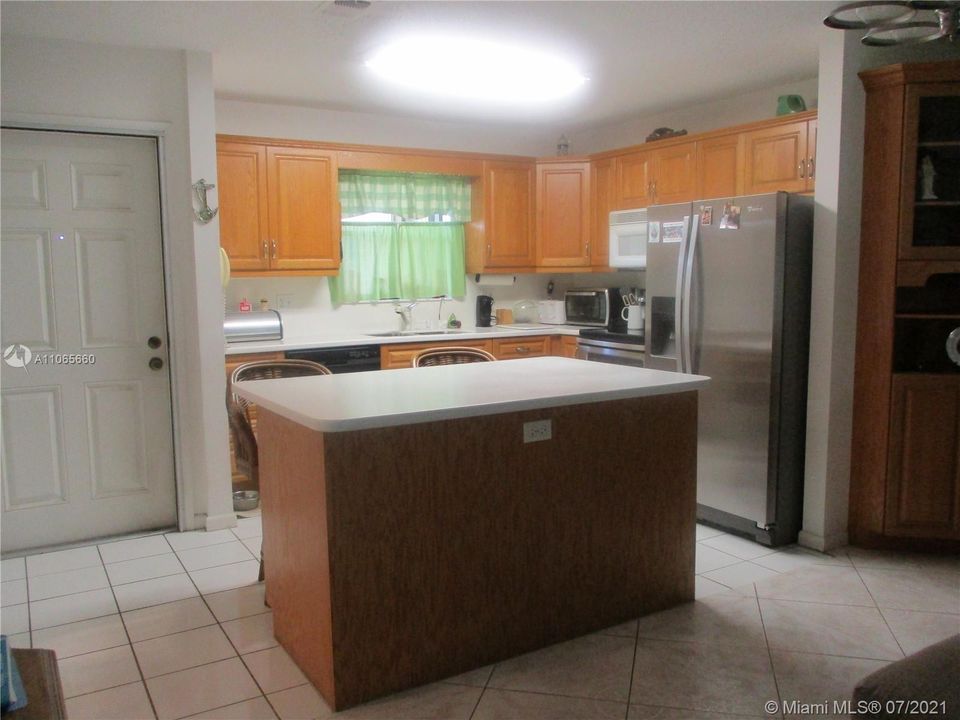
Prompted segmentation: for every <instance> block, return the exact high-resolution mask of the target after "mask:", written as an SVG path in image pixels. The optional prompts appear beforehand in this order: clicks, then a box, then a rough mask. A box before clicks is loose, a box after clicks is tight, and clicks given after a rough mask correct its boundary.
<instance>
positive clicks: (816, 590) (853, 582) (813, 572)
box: [756, 565, 875, 607]
mask: <svg viewBox="0 0 960 720" xmlns="http://www.w3.org/2000/svg"><path fill="white" fill-rule="evenodd" d="M756 588H757V595H758V596H759V597H762V598H769V599H771V600H800V601H805V602H821V603H830V604H833V605H863V606H865V607H875V604H874V602H873V598H872V597H871V596H870V593H869V592H867V588H866V586H865V585H864V584H863V581H862V580H861V579H860V575H859V574H858V573H857V571H856V570H855V569H854V568H852V567H842V566H834V565H817V566H816V567H807V568H801V569H800V570H797V571H795V572H791V573H786V574H782V575H777V576H776V577H771V578H767V579H766V580H759V581H757V583H756Z"/></svg>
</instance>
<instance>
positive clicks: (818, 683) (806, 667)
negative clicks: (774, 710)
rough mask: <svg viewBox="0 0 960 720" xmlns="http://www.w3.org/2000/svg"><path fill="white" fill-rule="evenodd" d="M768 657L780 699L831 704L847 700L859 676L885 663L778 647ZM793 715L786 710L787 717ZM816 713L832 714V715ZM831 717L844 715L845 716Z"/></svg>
mask: <svg viewBox="0 0 960 720" xmlns="http://www.w3.org/2000/svg"><path fill="white" fill-rule="evenodd" d="M771 657H772V659H773V667H774V672H775V673H776V676H777V685H778V687H779V689H780V700H781V703H786V702H790V701H799V702H805V703H822V702H827V703H829V704H831V705H832V703H833V701H834V700H840V701H842V700H849V699H850V697H851V696H852V694H853V688H854V686H856V684H857V683H858V682H859V681H860V680H861V679H862V678H864V677H866V676H867V675H869V674H870V673H872V672H873V671H875V670H879V669H880V668H882V667H883V666H884V665H886V664H887V663H886V662H885V661H883V660H865V659H862V658H846V657H836V656H833V655H810V654H806V653H789V652H783V651H780V650H774V651H772V652H771ZM774 697H775V696H774ZM794 716H795V715H792V714H790V713H787V717H794ZM816 717H818V718H820V717H831V715H829V714H827V715H817V716H816ZM833 717H843V718H847V717H848V716H846V715H843V716H833Z"/></svg>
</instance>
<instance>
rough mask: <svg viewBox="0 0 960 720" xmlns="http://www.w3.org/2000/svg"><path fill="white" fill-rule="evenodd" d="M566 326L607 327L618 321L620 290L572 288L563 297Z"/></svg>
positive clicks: (621, 300)
mask: <svg viewBox="0 0 960 720" xmlns="http://www.w3.org/2000/svg"><path fill="white" fill-rule="evenodd" d="M563 304H564V311H565V315H566V318H567V324H568V325H586V326H588V327H609V326H610V325H611V323H615V322H617V321H619V320H620V310H621V308H622V307H623V298H622V297H621V294H620V288H573V289H571V290H567V292H566V293H565V294H564V296H563Z"/></svg>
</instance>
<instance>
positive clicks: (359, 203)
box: [340, 170, 470, 223]
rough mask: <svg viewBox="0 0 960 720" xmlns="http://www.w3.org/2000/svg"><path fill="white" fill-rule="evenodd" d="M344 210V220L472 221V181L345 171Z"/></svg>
mask: <svg viewBox="0 0 960 720" xmlns="http://www.w3.org/2000/svg"><path fill="white" fill-rule="evenodd" d="M340 207H341V210H340V216H341V217H342V218H343V219H344V220H346V219H348V218H352V217H356V216H357V215H363V214H365V213H371V212H382V213H390V214H392V215H397V216H398V217H400V218H401V219H403V220H420V219H422V218H426V217H430V216H431V215H436V214H440V215H449V216H450V220H449V222H464V223H465V222H470V178H467V177H459V176H455V175H431V174H427V173H386V172H369V171H364V170H341V171H340Z"/></svg>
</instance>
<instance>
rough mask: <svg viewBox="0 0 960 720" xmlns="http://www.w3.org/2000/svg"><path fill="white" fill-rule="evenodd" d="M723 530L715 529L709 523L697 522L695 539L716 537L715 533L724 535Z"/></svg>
mask: <svg viewBox="0 0 960 720" xmlns="http://www.w3.org/2000/svg"><path fill="white" fill-rule="evenodd" d="M724 534H725V533H724V532H723V530H717V529H716V528H712V527H710V526H709V525H701V524H700V523H697V541H698V542H699V541H700V540H706V539H707V538H712V537H717V535H724Z"/></svg>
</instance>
